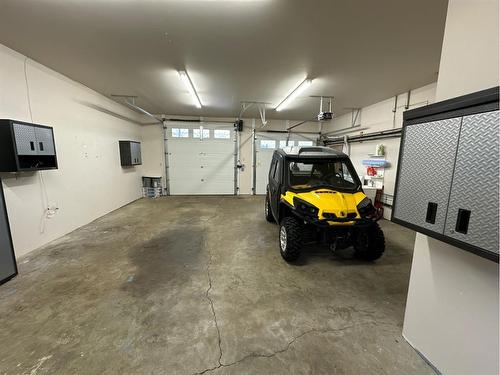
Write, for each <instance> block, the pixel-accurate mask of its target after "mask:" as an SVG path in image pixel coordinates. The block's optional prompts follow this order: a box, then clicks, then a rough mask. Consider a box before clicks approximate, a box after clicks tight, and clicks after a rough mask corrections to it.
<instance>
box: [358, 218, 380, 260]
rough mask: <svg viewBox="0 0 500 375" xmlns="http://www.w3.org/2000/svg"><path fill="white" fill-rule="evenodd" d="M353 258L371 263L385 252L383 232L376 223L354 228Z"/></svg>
mask: <svg viewBox="0 0 500 375" xmlns="http://www.w3.org/2000/svg"><path fill="white" fill-rule="evenodd" d="M352 245H353V247H354V256H355V257H356V258H358V259H361V260H365V261H373V260H376V259H378V258H380V257H381V256H382V254H383V253H384V250H385V238H384V232H382V229H380V227H379V225H378V224H377V223H373V224H372V225H370V226H367V227H360V228H355V229H354V231H353V233H352Z"/></svg>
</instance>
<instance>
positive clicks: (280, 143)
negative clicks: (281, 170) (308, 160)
mask: <svg viewBox="0 0 500 375" xmlns="http://www.w3.org/2000/svg"><path fill="white" fill-rule="evenodd" d="M255 138H256V140H255V154H256V155H255V156H256V159H255V161H256V163H255V165H256V168H255V193H256V194H266V186H267V182H268V181H267V180H268V173H269V166H270V165H271V159H272V157H273V153H274V150H277V149H278V148H283V147H285V146H313V145H316V139H317V135H316V134H302V133H291V134H290V135H289V136H288V134H286V133H272V132H267V133H266V132H262V133H256V135H255ZM287 140H288V144H287Z"/></svg>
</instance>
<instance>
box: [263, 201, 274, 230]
mask: <svg viewBox="0 0 500 375" xmlns="http://www.w3.org/2000/svg"><path fill="white" fill-rule="evenodd" d="M264 213H265V214H266V220H267V221H269V222H270V223H274V217H273V213H272V212H271V202H269V195H267V194H266V206H265V208H264Z"/></svg>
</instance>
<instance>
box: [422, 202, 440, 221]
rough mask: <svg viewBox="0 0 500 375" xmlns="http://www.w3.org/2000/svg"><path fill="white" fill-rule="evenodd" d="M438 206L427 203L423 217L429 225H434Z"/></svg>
mask: <svg viewBox="0 0 500 375" xmlns="http://www.w3.org/2000/svg"><path fill="white" fill-rule="evenodd" d="M437 208H438V204H437V203H434V202H429V203H427V214H426V215H425V221H426V222H427V223H429V224H435V223H436V214H437Z"/></svg>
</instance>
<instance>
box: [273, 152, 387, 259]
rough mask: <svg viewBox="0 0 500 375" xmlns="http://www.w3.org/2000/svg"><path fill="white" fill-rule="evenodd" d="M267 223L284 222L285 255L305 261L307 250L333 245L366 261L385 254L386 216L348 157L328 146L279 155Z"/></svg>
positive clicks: (281, 239)
mask: <svg viewBox="0 0 500 375" xmlns="http://www.w3.org/2000/svg"><path fill="white" fill-rule="evenodd" d="M265 214H266V219H267V220H268V221H270V222H277V223H279V226H280V228H279V246H280V251H281V256H282V257H283V259H285V260H286V261H288V262H291V261H294V260H296V259H297V258H298V257H299V256H300V252H301V248H302V245H303V244H305V243H309V242H320V243H327V244H329V245H330V247H331V249H332V250H334V251H335V250H337V249H343V248H347V247H349V246H351V245H352V246H353V248H354V254H355V256H356V257H357V258H359V259H362V260H369V261H373V260H375V259H378V258H380V256H382V254H383V252H384V249H385V239H384V233H383V232H382V230H381V229H380V227H379V225H378V223H377V221H378V219H379V218H380V214H379V213H378V212H377V210H376V209H375V207H374V206H373V204H372V202H371V200H370V199H368V198H367V197H366V195H365V194H364V193H363V189H362V186H361V182H360V180H359V177H358V175H357V173H356V171H355V170H354V167H353V166H352V163H351V161H350V159H349V157H348V156H347V155H345V154H344V153H342V152H338V151H335V150H333V149H330V148H327V147H294V146H292V147H285V148H284V149H281V150H276V151H275V152H274V155H273V159H272V161H271V167H270V170H269V183H268V186H267V193H266V203H265Z"/></svg>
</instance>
